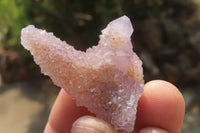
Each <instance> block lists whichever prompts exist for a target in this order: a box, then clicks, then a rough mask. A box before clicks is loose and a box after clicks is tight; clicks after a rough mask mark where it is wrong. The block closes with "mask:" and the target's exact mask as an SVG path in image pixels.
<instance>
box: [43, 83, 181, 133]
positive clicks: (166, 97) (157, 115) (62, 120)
mask: <svg viewBox="0 0 200 133" xmlns="http://www.w3.org/2000/svg"><path fill="white" fill-rule="evenodd" d="M184 113H185V102H184V99H183V96H182V94H181V93H180V91H179V90H178V89H177V88H176V87H175V86H174V85H172V84H171V83H169V82H166V81H162V80H154V81H150V82H148V83H146V84H145V86H144V92H143V94H142V96H141V98H140V100H139V103H138V112H137V119H136V124H135V130H134V133H140V131H144V130H145V128H152V127H153V128H159V129H163V130H165V131H167V132H169V133H180V132H181V126H182V123H183V119H184ZM85 115H90V116H94V115H93V114H91V113H90V112H88V111H87V109H86V108H84V107H77V106H76V104H75V101H73V100H72V99H71V98H70V96H69V95H68V94H67V93H66V92H65V91H64V90H63V89H62V90H61V91H60V93H59V95H58V97H57V99H56V101H55V104H54V106H53V108H52V110H51V113H50V116H49V120H48V122H47V126H46V129H45V131H44V133H52V132H50V131H49V129H52V130H53V131H54V132H56V133H70V132H71V128H72V124H73V123H74V122H75V121H76V120H77V119H78V118H80V117H81V116H85ZM82 118H88V117H82ZM82 118H81V119H82ZM89 118H90V117H89ZM91 118H94V117H91ZM94 119H97V118H94ZM97 120H98V119H97ZM99 121H100V122H103V123H105V122H104V121H102V120H99ZM93 123H94V122H93ZM97 125H99V124H97ZM105 125H108V128H112V127H110V125H109V124H108V123H105ZM92 126H93V127H94V128H95V125H92ZM97 128H98V127H97ZM106 128H107V127H100V129H99V131H102V132H106V131H105V129H106ZM111 130H113V133H114V132H116V131H114V129H111ZM81 133H83V132H81Z"/></svg>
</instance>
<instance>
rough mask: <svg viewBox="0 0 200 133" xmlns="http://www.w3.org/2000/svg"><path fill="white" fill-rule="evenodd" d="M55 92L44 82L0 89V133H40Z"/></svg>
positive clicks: (4, 86)
mask: <svg viewBox="0 0 200 133" xmlns="http://www.w3.org/2000/svg"><path fill="white" fill-rule="evenodd" d="M44 86H45V88H44ZM58 91H59V89H58V88H57V87H55V86H52V85H51V83H50V84H49V82H48V80H33V81H26V82H19V83H13V84H9V85H1V86H0V133H42V132H43V128H44V127H45V124H46V122H47V119H48V115H49V111H50V108H51V106H52V104H53V102H54V100H55V98H56V96H57V94H58Z"/></svg>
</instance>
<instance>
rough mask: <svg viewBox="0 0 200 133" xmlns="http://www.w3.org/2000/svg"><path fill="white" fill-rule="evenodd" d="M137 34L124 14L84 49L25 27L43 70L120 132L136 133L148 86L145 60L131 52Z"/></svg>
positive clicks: (25, 43) (30, 47)
mask: <svg viewBox="0 0 200 133" xmlns="http://www.w3.org/2000/svg"><path fill="white" fill-rule="evenodd" d="M132 32H133V28H132V24H131V22H130V20H129V18H128V17H126V16H122V17H120V18H118V19H116V20H114V21H112V22H110V23H109V24H108V25H107V27H106V28H105V29H104V30H102V34H101V35H100V41H99V43H98V45H97V46H93V47H92V48H88V49H87V51H86V52H82V51H78V50H75V49H74V48H73V47H72V46H70V45H68V44H67V43H66V42H64V41H61V40H60V39H59V38H56V37H55V36H54V35H53V33H47V32H46V31H44V30H40V29H37V28H35V27H34V26H33V25H29V26H27V27H25V28H23V29H22V31H21V43H22V45H23V46H24V47H25V48H26V49H27V50H30V52H31V54H32V55H33V56H34V61H35V62H36V63H37V64H38V65H39V66H40V67H41V71H42V73H44V74H45V75H48V76H50V77H51V79H52V80H53V82H54V83H55V84H56V85H57V86H59V87H62V88H64V89H65V90H66V92H67V93H68V94H69V95H70V96H71V97H72V98H74V99H76V103H77V105H78V106H85V107H87V108H88V110H89V111H90V112H92V113H94V114H96V115H97V117H99V118H102V119H104V120H105V121H108V122H109V123H111V124H112V125H113V126H114V127H115V129H117V130H119V131H120V132H131V131H133V128H134V124H135V119H136V111H137V103H138V100H139V98H140V96H141V94H142V92H143V85H144V81H143V69H142V62H141V60H140V59H139V58H138V56H137V55H136V54H135V53H134V52H133V51H132V48H133V47H132V43H131V38H130V37H131V34H132Z"/></svg>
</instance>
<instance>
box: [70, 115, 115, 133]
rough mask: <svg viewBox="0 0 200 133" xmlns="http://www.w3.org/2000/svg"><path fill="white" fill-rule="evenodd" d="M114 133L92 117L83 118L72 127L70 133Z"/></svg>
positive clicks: (106, 124) (109, 127) (103, 123)
mask: <svg viewBox="0 0 200 133" xmlns="http://www.w3.org/2000/svg"><path fill="white" fill-rule="evenodd" d="M105 132H106V133H116V131H115V130H114V129H113V128H112V127H111V126H110V125H109V124H108V123H106V122H104V121H103V120H100V119H98V118H96V117H92V116H83V117H81V118H79V119H78V120H76V121H75V122H74V124H73V125H72V130H71V133H105Z"/></svg>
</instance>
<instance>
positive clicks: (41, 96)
mask: <svg viewBox="0 0 200 133" xmlns="http://www.w3.org/2000/svg"><path fill="white" fill-rule="evenodd" d="M192 90H195V91H192ZM180 91H182V93H183V96H184V99H185V102H186V114H185V120H184V123H183V128H182V133H199V130H200V127H199V125H200V100H199V98H198V96H199V95H200V87H193V88H191V87H186V88H180ZM58 92H59V88H58V87H56V86H54V85H53V84H52V83H51V81H50V80H48V79H37V80H31V81H26V82H18V83H13V84H7V85H6V84H3V85H2V84H1V85H0V118H1V119H0V132H1V133H36V132H37V133H42V132H43V129H44V127H45V124H46V122H47V119H48V115H49V112H50V108H51V106H52V105H53V103H54V100H55V98H56V96H57V94H58Z"/></svg>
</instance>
